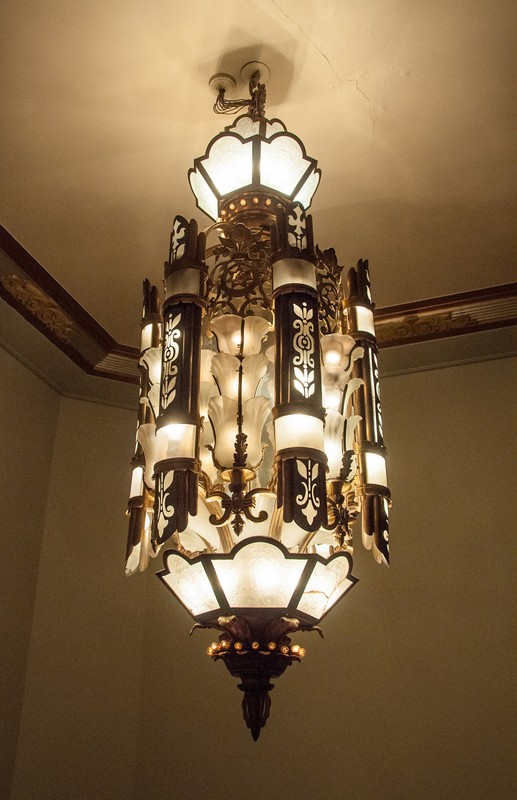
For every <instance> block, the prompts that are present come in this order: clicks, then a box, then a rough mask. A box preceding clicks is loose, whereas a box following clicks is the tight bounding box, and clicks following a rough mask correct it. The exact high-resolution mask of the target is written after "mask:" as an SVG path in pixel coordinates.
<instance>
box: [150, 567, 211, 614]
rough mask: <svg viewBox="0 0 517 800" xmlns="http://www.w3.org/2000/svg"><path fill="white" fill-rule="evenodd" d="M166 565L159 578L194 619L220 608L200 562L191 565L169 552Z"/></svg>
mask: <svg viewBox="0 0 517 800" xmlns="http://www.w3.org/2000/svg"><path fill="white" fill-rule="evenodd" d="M164 564H165V567H166V568H165V569H164V570H163V572H159V573H158V575H159V577H160V578H161V579H162V581H163V582H164V583H165V584H166V585H167V586H168V587H169V589H171V590H172V591H173V592H174V594H175V595H176V597H178V598H179V600H180V601H181V602H182V603H183V605H184V606H185V608H186V609H187V611H188V612H189V613H190V614H192V616H193V617H198V616H200V615H201V614H206V613H207V612H208V613H209V612H210V611H215V610H217V609H218V608H219V602H218V601H217V598H216V596H215V594H214V590H213V589H212V587H211V585H210V581H209V580H208V578H207V575H206V572H205V570H204V567H203V565H202V564H201V563H200V562H199V561H198V562H197V563H191V562H190V561H188V559H185V558H183V556H180V555H179V554H178V553H174V552H173V551H169V552H167V553H165V556H164Z"/></svg>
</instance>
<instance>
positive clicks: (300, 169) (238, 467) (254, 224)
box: [126, 64, 390, 739]
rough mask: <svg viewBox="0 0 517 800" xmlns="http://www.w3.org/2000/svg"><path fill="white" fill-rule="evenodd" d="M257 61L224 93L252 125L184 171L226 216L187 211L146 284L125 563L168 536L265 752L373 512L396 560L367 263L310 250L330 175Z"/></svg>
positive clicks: (170, 553)
mask: <svg viewBox="0 0 517 800" xmlns="http://www.w3.org/2000/svg"><path fill="white" fill-rule="evenodd" d="M256 66H257V65H256V64H253V65H252V67H251V76H250V98H248V99H246V100H239V101H228V100H227V99H226V97H225V91H226V85H227V84H225V83H224V81H220V86H219V92H218V98H217V102H216V104H215V106H214V109H215V110H216V111H217V112H220V113H228V112H233V111H235V110H238V109H241V108H243V107H247V113H245V114H243V115H242V116H239V117H238V118H237V120H236V121H235V122H234V124H233V125H230V126H229V127H227V128H225V129H224V130H223V132H222V133H220V134H219V135H218V136H216V137H215V138H214V139H213V140H212V141H211V142H210V144H209V145H208V148H207V150H206V153H205V155H204V156H201V157H199V158H196V159H195V161H194V167H193V169H191V170H190V173H189V179H190V185H191V188H192V191H193V192H194V195H195V197H196V202H197V206H198V208H199V209H201V210H202V211H203V212H205V213H206V214H207V215H208V216H209V217H211V218H212V220H214V223H213V224H211V225H210V226H209V227H208V228H207V229H206V231H204V232H202V233H198V227H197V224H196V222H195V221H194V220H191V221H190V222H188V221H187V220H186V219H185V218H184V217H181V216H178V217H176V218H175V220H174V223H173V228H172V234H171V239H170V251H169V258H168V260H167V262H166V263H165V281H164V284H165V296H164V299H163V303H162V304H161V309H160V301H159V293H158V290H157V288H156V287H155V286H152V287H151V285H150V284H149V282H148V281H145V282H144V304H143V309H144V310H143V318H142V323H141V328H142V334H141V357H140V371H141V379H140V403H139V412H138V426H137V434H136V450H135V454H134V457H133V460H132V468H133V471H132V482H131V491H130V500H129V506H128V514H129V538H128V549H127V560H126V572H127V573H128V574H132V573H134V572H136V571H138V570H140V571H142V570H144V569H145V568H146V567H147V565H148V563H149V559H150V557H155V556H156V555H157V554H158V552H159V551H160V549H161V548H162V546H163V545H164V544H165V543H167V546H168V549H166V550H165V552H164V554H163V562H164V568H163V570H162V571H161V572H159V573H158V576H159V577H160V578H161V580H162V581H163V583H164V584H165V585H166V586H167V587H168V588H169V589H170V590H171V591H172V593H173V594H174V595H175V596H176V597H177V598H178V599H179V601H180V602H181V603H182V604H183V605H184V606H185V608H186V609H187V611H188V612H189V613H190V614H191V616H192V617H193V619H194V621H195V623H196V624H195V625H194V627H204V628H214V629H216V630H217V631H218V632H219V637H218V641H216V642H213V643H212V644H211V646H210V647H209V648H208V654H209V656H211V657H212V658H213V659H214V660H221V661H223V662H224V664H225V665H226V667H227V668H228V670H229V671H230V673H231V674H232V675H233V676H234V677H238V678H239V679H240V681H241V683H240V684H239V688H240V689H241V690H242V691H243V693H244V697H243V703H242V705H243V712H244V719H245V721H246V724H247V725H248V727H249V728H250V729H251V733H252V735H253V738H254V739H257V737H258V735H259V733H260V730H261V727H263V725H264V724H265V722H266V719H267V717H268V715H269V706H270V698H269V691H270V690H271V689H272V688H273V686H272V684H271V679H272V678H277V677H278V676H280V675H281V674H282V673H283V672H284V671H285V669H286V668H287V667H288V666H289V665H290V664H291V663H292V662H293V661H299V660H300V659H301V658H302V657H303V656H304V655H305V650H304V648H303V647H301V646H300V645H298V644H292V643H291V639H290V636H291V635H292V633H293V632H295V631H310V630H314V629H317V626H318V624H319V623H320V622H321V620H322V619H323V618H324V617H325V615H326V614H327V613H328V612H329V611H330V609H331V608H332V607H333V606H334V605H335V604H336V603H337V601H338V600H340V599H341V598H342V597H343V595H344V594H345V593H346V592H347V591H348V590H349V589H350V588H352V586H353V585H354V583H355V582H356V578H355V577H354V576H353V575H352V532H351V526H352V523H353V522H354V521H355V519H356V517H357V516H358V514H359V513H361V519H362V540H363V544H364V545H365V547H366V548H368V549H371V550H372V552H373V555H374V557H375V559H376V560H377V561H378V562H383V563H385V564H387V563H388V560H389V544H388V507H389V505H390V492H389V490H388V488H387V481H386V466H385V448H384V443H383V434H382V422H381V409H380V401H379V375H378V366H377V344H376V340H375V332H374V322H373V308H374V306H373V303H372V299H371V294H370V281H369V275H368V263H367V262H366V261H359V262H358V264H357V267H356V268H352V269H350V270H349V271H348V274H347V275H346V277H345V276H344V275H343V269H342V267H341V266H339V265H338V262H337V259H336V256H335V253H334V250H324V251H321V250H320V249H319V248H318V247H317V246H316V247H315V246H314V241H313V232H312V219H311V217H310V216H308V215H307V214H306V211H307V209H308V208H309V206H310V204H311V201H312V197H313V195H314V193H315V191H316V189H317V186H318V183H319V179H320V170H319V169H317V163H316V161H315V160H314V159H313V158H310V157H309V156H307V155H306V153H305V148H304V146H303V144H302V142H301V141H300V140H299V139H298V138H297V137H296V136H295V135H294V134H292V133H289V132H288V131H287V129H286V127H285V125H284V124H283V123H282V122H281V121H280V120H277V119H272V120H268V119H266V117H265V116H264V104H265V86H264V84H262V83H260V74H259V72H258V71H257V70H256ZM248 71H249V69H248ZM318 630H319V629H318Z"/></svg>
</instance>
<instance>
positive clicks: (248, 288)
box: [207, 222, 272, 320]
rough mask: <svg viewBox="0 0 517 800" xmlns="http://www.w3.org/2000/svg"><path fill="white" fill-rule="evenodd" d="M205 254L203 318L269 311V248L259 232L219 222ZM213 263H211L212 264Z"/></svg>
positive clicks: (270, 285)
mask: <svg viewBox="0 0 517 800" xmlns="http://www.w3.org/2000/svg"><path fill="white" fill-rule="evenodd" d="M218 230H220V231H221V233H220V235H219V242H220V243H219V244H218V245H216V246H215V247H213V248H211V249H210V250H209V252H208V255H209V256H211V257H212V258H211V259H210V260H209V268H208V297H207V317H208V320H210V319H211V318H212V317H214V316H219V315H220V314H239V315H240V316H246V315H248V314H251V313H257V312H259V313H262V314H264V311H267V312H269V313H270V312H271V306H272V299H271V292H272V280H271V267H270V264H269V260H270V252H271V245H270V242H269V237H268V234H267V233H266V232H265V231H264V230H263V229H251V228H248V227H247V226H246V225H244V224H243V223H242V222H239V223H237V224H236V225H228V224H226V225H225V224H224V223H222V224H221V225H219V226H218ZM212 261H213V263H212Z"/></svg>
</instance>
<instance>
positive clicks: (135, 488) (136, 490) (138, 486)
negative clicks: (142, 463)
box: [129, 467, 144, 498]
mask: <svg viewBox="0 0 517 800" xmlns="http://www.w3.org/2000/svg"><path fill="white" fill-rule="evenodd" d="M143 493H144V468H143V467H134V468H133V472H132V473H131V489H130V490H129V497H130V498H131V497H140V496H141V495H143Z"/></svg>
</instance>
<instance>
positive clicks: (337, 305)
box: [316, 247, 344, 336]
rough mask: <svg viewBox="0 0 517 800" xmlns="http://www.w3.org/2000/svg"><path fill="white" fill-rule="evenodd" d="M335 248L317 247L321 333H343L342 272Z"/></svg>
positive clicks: (317, 280)
mask: <svg viewBox="0 0 517 800" xmlns="http://www.w3.org/2000/svg"><path fill="white" fill-rule="evenodd" d="M342 272H343V267H342V266H340V265H339V264H338V261H337V257H336V253H335V250H334V249H333V248H330V249H329V250H323V251H322V250H320V248H319V247H316V282H317V286H318V295H319V323H320V334H321V335H322V336H323V335H324V334H327V333H343V332H344V330H343V321H342V312H341V274H342Z"/></svg>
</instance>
